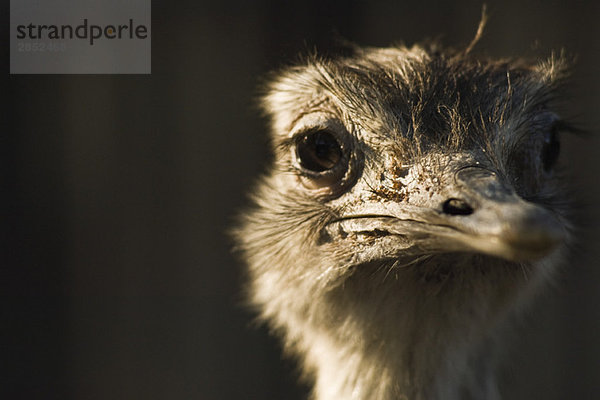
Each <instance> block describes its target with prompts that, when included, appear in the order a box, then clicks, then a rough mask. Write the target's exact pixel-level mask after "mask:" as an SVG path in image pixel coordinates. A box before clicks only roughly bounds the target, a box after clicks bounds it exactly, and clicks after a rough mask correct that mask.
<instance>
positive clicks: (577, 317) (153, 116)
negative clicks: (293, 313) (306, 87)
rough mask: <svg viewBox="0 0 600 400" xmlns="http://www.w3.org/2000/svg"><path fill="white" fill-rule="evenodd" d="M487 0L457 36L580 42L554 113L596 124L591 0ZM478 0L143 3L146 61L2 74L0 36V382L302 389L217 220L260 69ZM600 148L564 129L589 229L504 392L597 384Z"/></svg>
mask: <svg viewBox="0 0 600 400" xmlns="http://www.w3.org/2000/svg"><path fill="white" fill-rule="evenodd" d="M4 3H5V4H4V5H3V6H2V7H3V8H2V15H3V18H2V22H1V23H2V35H3V37H4V38H5V39H6V38H8V29H9V28H8V23H9V21H8V2H4ZM487 3H488V11H489V15H490V20H489V24H488V26H487V29H486V32H485V34H484V36H483V38H482V40H481V42H480V43H479V45H478V46H477V49H476V52H479V53H482V54H487V55H491V56H498V57H505V56H515V55H518V56H527V57H537V56H542V57H546V56H548V55H549V54H550V52H551V50H552V49H561V48H563V47H564V48H566V49H567V51H568V53H570V54H575V55H577V65H576V68H575V70H574V76H573V79H572V81H571V83H572V84H571V86H570V88H569V94H570V96H571V97H570V98H571V100H570V101H568V102H567V104H566V106H565V114H566V115H569V116H573V117H575V120H576V121H577V122H579V123H580V124H581V125H583V126H584V127H587V128H588V129H590V130H591V131H594V130H595V129H596V127H598V126H599V123H600V118H599V114H600V113H599V111H600V110H599V108H598V106H599V104H600V90H599V89H600V73H599V72H600V28H599V25H600V24H599V23H598V17H600V2H594V1H587V2H567V1H544V2H542V1H534V0H519V1H514V0H513V1H502V2H492V1H488V2H487ZM481 5H482V3H481V2H479V1H468V0H465V1H453V2H444V1H437V2H436V1H430V0H420V1H410V2H409V1H394V2H367V1H356V0H346V1H341V0H336V1H333V2H324V1H319V0H305V1H302V2H289V3H288V2H279V1H275V0H270V1H267V0H259V1H254V2H246V1H229V2H223V3H221V4H216V2H210V3H209V2H204V1H197V0H186V1H159V0H155V1H153V3H152V75H147V76H142V75H137V76H136V75H106V76H101V75H79V76H76V75H21V76H18V75H12V76H10V75H9V74H8V57H9V49H8V45H4V46H1V48H0V51H1V52H2V53H3V57H4V62H3V63H2V68H3V69H4V71H3V74H4V76H5V78H6V79H5V80H4V81H5V84H4V85H2V87H3V88H2V93H3V104H4V108H3V109H4V112H2V113H1V114H0V115H1V116H0V122H1V124H0V126H1V127H2V134H1V135H0V153H1V154H0V162H1V163H2V167H1V174H2V175H1V176H2V179H1V182H2V191H1V196H2V204H3V209H2V213H1V215H2V220H3V222H2V224H1V226H2V228H3V229H2V231H1V232H2V240H1V245H2V253H1V256H2V259H1V262H2V264H1V270H0V296H1V297H0V310H2V314H1V316H2V317H1V318H2V319H1V321H2V325H1V326H0V365H1V366H2V372H1V374H0V397H1V398H4V399H90V400H91V399H145V400H151V399H172V400H179V399H203V400H204V399H225V400H228V399H302V398H304V397H305V396H306V393H307V389H306V388H305V387H303V386H301V385H298V384H296V378H297V374H296V370H295V367H294V363H293V362H291V361H289V360H284V359H282V357H281V355H280V349H279V347H278V346H279V345H278V342H277V341H276V340H275V339H273V338H271V337H269V335H268V332H267V330H266V329H265V328H264V327H257V326H254V325H253V324H252V318H253V316H252V314H250V313H249V312H247V311H246V310H245V309H244V307H243V306H242V299H241V297H240V285H241V282H242V278H241V276H242V274H241V272H242V271H243V266H242V265H241V264H240V263H239V262H238V261H237V260H236V259H235V257H234V256H232V255H231V248H232V243H231V241H230V239H229V238H228V236H227V234H226V232H227V230H228V228H229V227H230V226H232V222H233V221H234V216H235V214H236V212H238V210H240V208H242V207H243V205H244V204H246V200H245V195H244V193H246V192H247V191H248V189H249V188H251V186H252V184H253V181H254V179H255V177H256V176H257V175H258V174H259V173H260V172H261V171H262V170H263V168H264V167H265V165H266V164H267V162H268V157H269V155H268V151H267V147H266V144H267V140H266V131H265V126H266V124H265V121H264V120H262V118H261V117H260V115H259V114H258V113H257V111H256V107H255V104H256V101H255V99H256V95H257V93H258V88H259V84H260V82H261V79H262V78H263V77H264V76H265V74H266V73H267V72H268V71H272V70H274V69H277V68H278V67H281V66H283V65H287V64H289V63H290V62H291V61H294V60H296V59H297V55H298V54H299V53H306V52H309V51H312V50H313V49H315V48H316V49H318V50H320V51H322V52H324V53H329V54H331V53H335V51H336V49H337V48H338V47H339V46H338V45H337V42H338V40H339V38H344V39H347V40H350V41H353V42H356V43H358V44H361V45H369V46H386V45H388V44H390V43H396V42H399V41H404V42H405V43H407V44H412V43H414V42H416V41H420V40H422V39H425V38H440V39H441V40H442V42H443V43H445V44H447V45H451V46H464V45H466V44H467V43H468V42H469V41H470V40H471V38H472V37H473V36H474V34H475V31H476V27H477V23H478V21H479V17H480V13H481ZM5 44H6V43H5ZM599 145H600V143H599V142H598V139H597V138H595V137H594V136H593V135H592V136H589V137H568V138H567V137H565V138H564V139H563V149H564V152H563V156H564V158H563V160H564V161H565V162H566V163H568V164H569V167H570V168H571V170H572V171H573V176H574V179H573V184H574V185H575V187H576V189H577V193H578V194H579V195H580V197H581V199H582V200H583V201H584V202H585V203H586V204H588V208H587V209H585V214H584V216H585V218H584V219H585V220H586V226H587V229H586V232H587V233H586V235H584V236H583V238H582V239H581V241H580V242H581V246H580V247H579V249H578V250H577V252H576V254H574V256H573V261H572V263H571V265H570V266H569V267H568V268H565V270H564V271H563V272H562V274H561V275H560V276H559V278H558V279H557V282H556V285H555V287H553V288H551V289H550V290H549V291H548V292H547V293H546V295H544V296H542V298H540V299H539V301H538V302H537V303H536V304H535V306H534V307H533V308H532V309H531V310H529V311H528V312H526V313H525V315H524V318H523V319H522V321H521V322H520V324H519V325H520V326H519V329H518V331H517V334H516V335H515V336H514V338H512V343H513V346H512V348H511V349H510V351H507V354H506V359H507V360H508V363H507V367H506V368H505V369H504V372H503V374H502V377H503V379H502V381H503V386H504V393H505V395H506V398H507V399H534V398H535V399H545V400H551V399H566V398H570V399H593V398H598V393H600V361H599V360H600V290H598V289H600V268H598V267H599V264H600V263H599V261H598V259H599V257H600V247H598V246H597V245H595V246H593V245H591V244H595V243H598V241H599V240H600V230H599V229H598V226H599V224H598V223H596V221H597V217H598V211H597V208H594V207H593V205H595V204H598V202H599V201H600V189H599V187H600V185H598V173H599V172H600V167H599V166H598V164H597V162H596V160H597V159H598V156H600V147H599Z"/></svg>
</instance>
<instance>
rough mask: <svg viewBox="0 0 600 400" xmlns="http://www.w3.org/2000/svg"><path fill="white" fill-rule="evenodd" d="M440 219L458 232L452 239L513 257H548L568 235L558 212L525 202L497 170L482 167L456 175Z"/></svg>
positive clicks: (485, 250) (470, 246)
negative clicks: (557, 215) (502, 178)
mask: <svg viewBox="0 0 600 400" xmlns="http://www.w3.org/2000/svg"><path fill="white" fill-rule="evenodd" d="M439 218H440V220H439V221H438V222H437V223H443V224H446V225H447V226H448V227H449V228H451V229H454V230H455V231H456V232H455V233H454V234H451V235H450V237H447V239H449V241H450V243H452V242H455V243H454V244H455V245H457V246H459V247H464V249H465V250H473V251H476V252H481V253H484V254H489V255H494V256H498V257H502V258H505V259H508V260H511V261H532V260H536V259H539V258H542V257H544V256H546V255H548V254H549V253H550V252H552V251H553V250H554V249H555V248H556V247H557V245H558V244H559V243H561V242H562V241H563V240H564V236H565V232H564V229H563V226H562V224H561V223H560V221H559V220H558V218H557V217H556V216H555V215H554V214H553V213H552V212H550V211H549V210H547V209H546V208H543V207H542V206H540V205H537V204H534V203H531V202H528V201H525V200H523V199H522V198H521V197H520V196H518V195H517V194H516V193H515V192H514V191H513V190H512V189H510V188H508V187H507V186H506V185H504V184H503V183H501V182H500V180H499V179H498V178H497V176H496V174H495V173H493V172H491V171H489V170H485V169H482V168H477V167H468V168H464V169H461V170H459V171H458V172H457V173H456V175H455V186H454V188H453V189H451V191H450V196H449V198H448V199H447V200H445V201H444V202H443V203H442V205H441V213H440V214H439ZM432 222H434V223H436V222H435V221H432Z"/></svg>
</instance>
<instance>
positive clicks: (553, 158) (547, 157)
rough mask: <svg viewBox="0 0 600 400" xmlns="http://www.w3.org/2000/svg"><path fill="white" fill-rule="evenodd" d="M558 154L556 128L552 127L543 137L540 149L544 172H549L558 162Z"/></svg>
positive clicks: (558, 143) (558, 146) (558, 142)
mask: <svg viewBox="0 0 600 400" xmlns="http://www.w3.org/2000/svg"><path fill="white" fill-rule="evenodd" d="M559 154H560V141H559V140H558V127H557V126H556V125H555V126H553V127H552V128H551V129H550V130H549V131H548V132H546V135H545V137H544V144H543V147H542V167H543V168H544V171H545V172H550V171H551V170H552V168H554V165H555V164H556V162H557V161H558V156H559Z"/></svg>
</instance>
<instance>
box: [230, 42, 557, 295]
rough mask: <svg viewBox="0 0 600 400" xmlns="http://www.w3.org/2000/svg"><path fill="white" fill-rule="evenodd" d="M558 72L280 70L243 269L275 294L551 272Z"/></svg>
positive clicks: (390, 66) (370, 67) (482, 64)
mask: <svg viewBox="0 0 600 400" xmlns="http://www.w3.org/2000/svg"><path fill="white" fill-rule="evenodd" d="M565 71H566V62H565V61H564V59H563V58H561V57H552V58H550V59H549V60H546V61H543V62H538V63H528V62H524V61H519V60H501V61H493V60H485V59H477V58H474V57H472V56H471V55H469V54H466V53H465V52H462V53H461V52H449V51H444V50H440V49H437V48H436V47H435V46H434V47H432V48H427V49H426V48H423V47H419V46H415V47H412V48H404V47H400V48H388V49H361V50H356V54H355V55H354V56H352V57H348V58H339V59H328V60H326V59H319V58H316V57H314V58H311V59H309V60H308V61H307V62H306V63H305V64H303V65H300V66H294V67H291V68H288V69H286V70H284V71H283V72H282V73H280V74H278V75H277V76H276V77H275V78H274V79H273V80H272V82H271V83H270V84H269V85H268V89H267V92H266V95H265V96H264V101H263V106H264V109H265V111H266V113H267V114H268V116H269V117H270V120H271V127H272V144H273V149H274V154H275V163H274V167H273V168H272V170H271V171H270V172H269V174H268V175H267V176H266V177H265V178H264V179H263V180H262V182H261V183H260V184H259V189H258V191H257V192H256V193H255V202H256V205H257V207H256V208H255V210H254V212H251V213H249V214H248V215H247V216H246V217H245V218H246V223H245V225H244V229H243V230H242V231H241V234H240V235H239V237H240V241H241V242H242V246H243V247H244V248H245V250H246V254H247V255H248V258H249V260H250V264H251V267H252V266H254V267H253V268H255V270H257V271H263V272H265V275H264V276H269V277H270V278H268V281H269V282H270V283H269V284H274V285H276V284H277V282H278V281H279V280H280V279H282V278H281V276H285V277H286V278H285V279H292V278H293V277H296V278H297V279H296V282H298V284H303V282H305V281H309V282H311V284H315V283H319V284H321V285H322V286H324V287H326V286H327V285H331V284H332V283H334V282H337V283H340V282H343V279H344V278H343V277H344V276H347V275H348V273H350V272H351V271H353V270H356V269H357V268H360V267H361V266H365V265H376V266H381V265H386V266H388V267H389V269H393V268H399V267H407V266H410V267H411V268H414V269H418V268H419V263H420V262H421V261H423V260H425V259H430V258H432V257H440V256H442V255H449V256H450V257H451V258H452V259H456V257H458V256H459V255H464V256H465V257H473V256H477V257H479V259H480V260H489V261H490V264H494V263H501V264H502V265H503V266H509V267H511V266H514V267H518V268H523V267H524V266H525V267H527V268H532V269H535V268H538V269H541V268H545V267H542V266H544V265H545V266H548V265H553V262H549V260H553V259H554V258H556V255H557V254H559V253H561V251H562V250H564V244H565V242H566V240H567V238H568V222H567V217H566V214H565V204H566V203H565V200H564V199H565V196H564V193H565V192H564V190H563V187H562V184H561V179H560V175H561V174H560V163H559V150H560V142H559V134H560V132H561V130H563V129H564V128H565V127H566V126H567V124H566V123H565V122H564V121H563V120H562V119H561V118H560V116H559V115H558V113H557V111H556V110H555V109H554V108H555V101H554V99H555V97H556V96H555V95H556V92H557V90H558V88H559V87H560V83H561V81H562V78H563V77H564V76H565ZM480 264H481V263H480ZM483 264H485V263H483ZM271 265H277V268H278V269H280V270H281V269H283V271H285V274H284V275H277V276H279V278H276V277H275V275H273V274H270V273H269V272H268V271H269V268H270V266H271Z"/></svg>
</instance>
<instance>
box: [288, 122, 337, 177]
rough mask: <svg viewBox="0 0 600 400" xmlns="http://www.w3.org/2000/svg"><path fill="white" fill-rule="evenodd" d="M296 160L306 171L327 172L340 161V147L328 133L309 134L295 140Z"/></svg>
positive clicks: (323, 131)
mask: <svg viewBox="0 0 600 400" xmlns="http://www.w3.org/2000/svg"><path fill="white" fill-rule="evenodd" d="M296 158H297V160H298V162H299V163H300V166H301V167H302V168H304V169H305V170H307V171H310V172H316V173H320V172H324V171H328V170H331V169H333V168H334V167H335V166H336V165H337V164H338V163H339V162H340V160H341V159H342V146H341V145H340V143H339V142H338V141H337V139H336V138H335V136H334V135H333V134H332V133H330V132H328V131H325V130H319V131H315V132H309V133H307V134H304V135H300V136H299V138H298V139H297V142H296Z"/></svg>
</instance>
